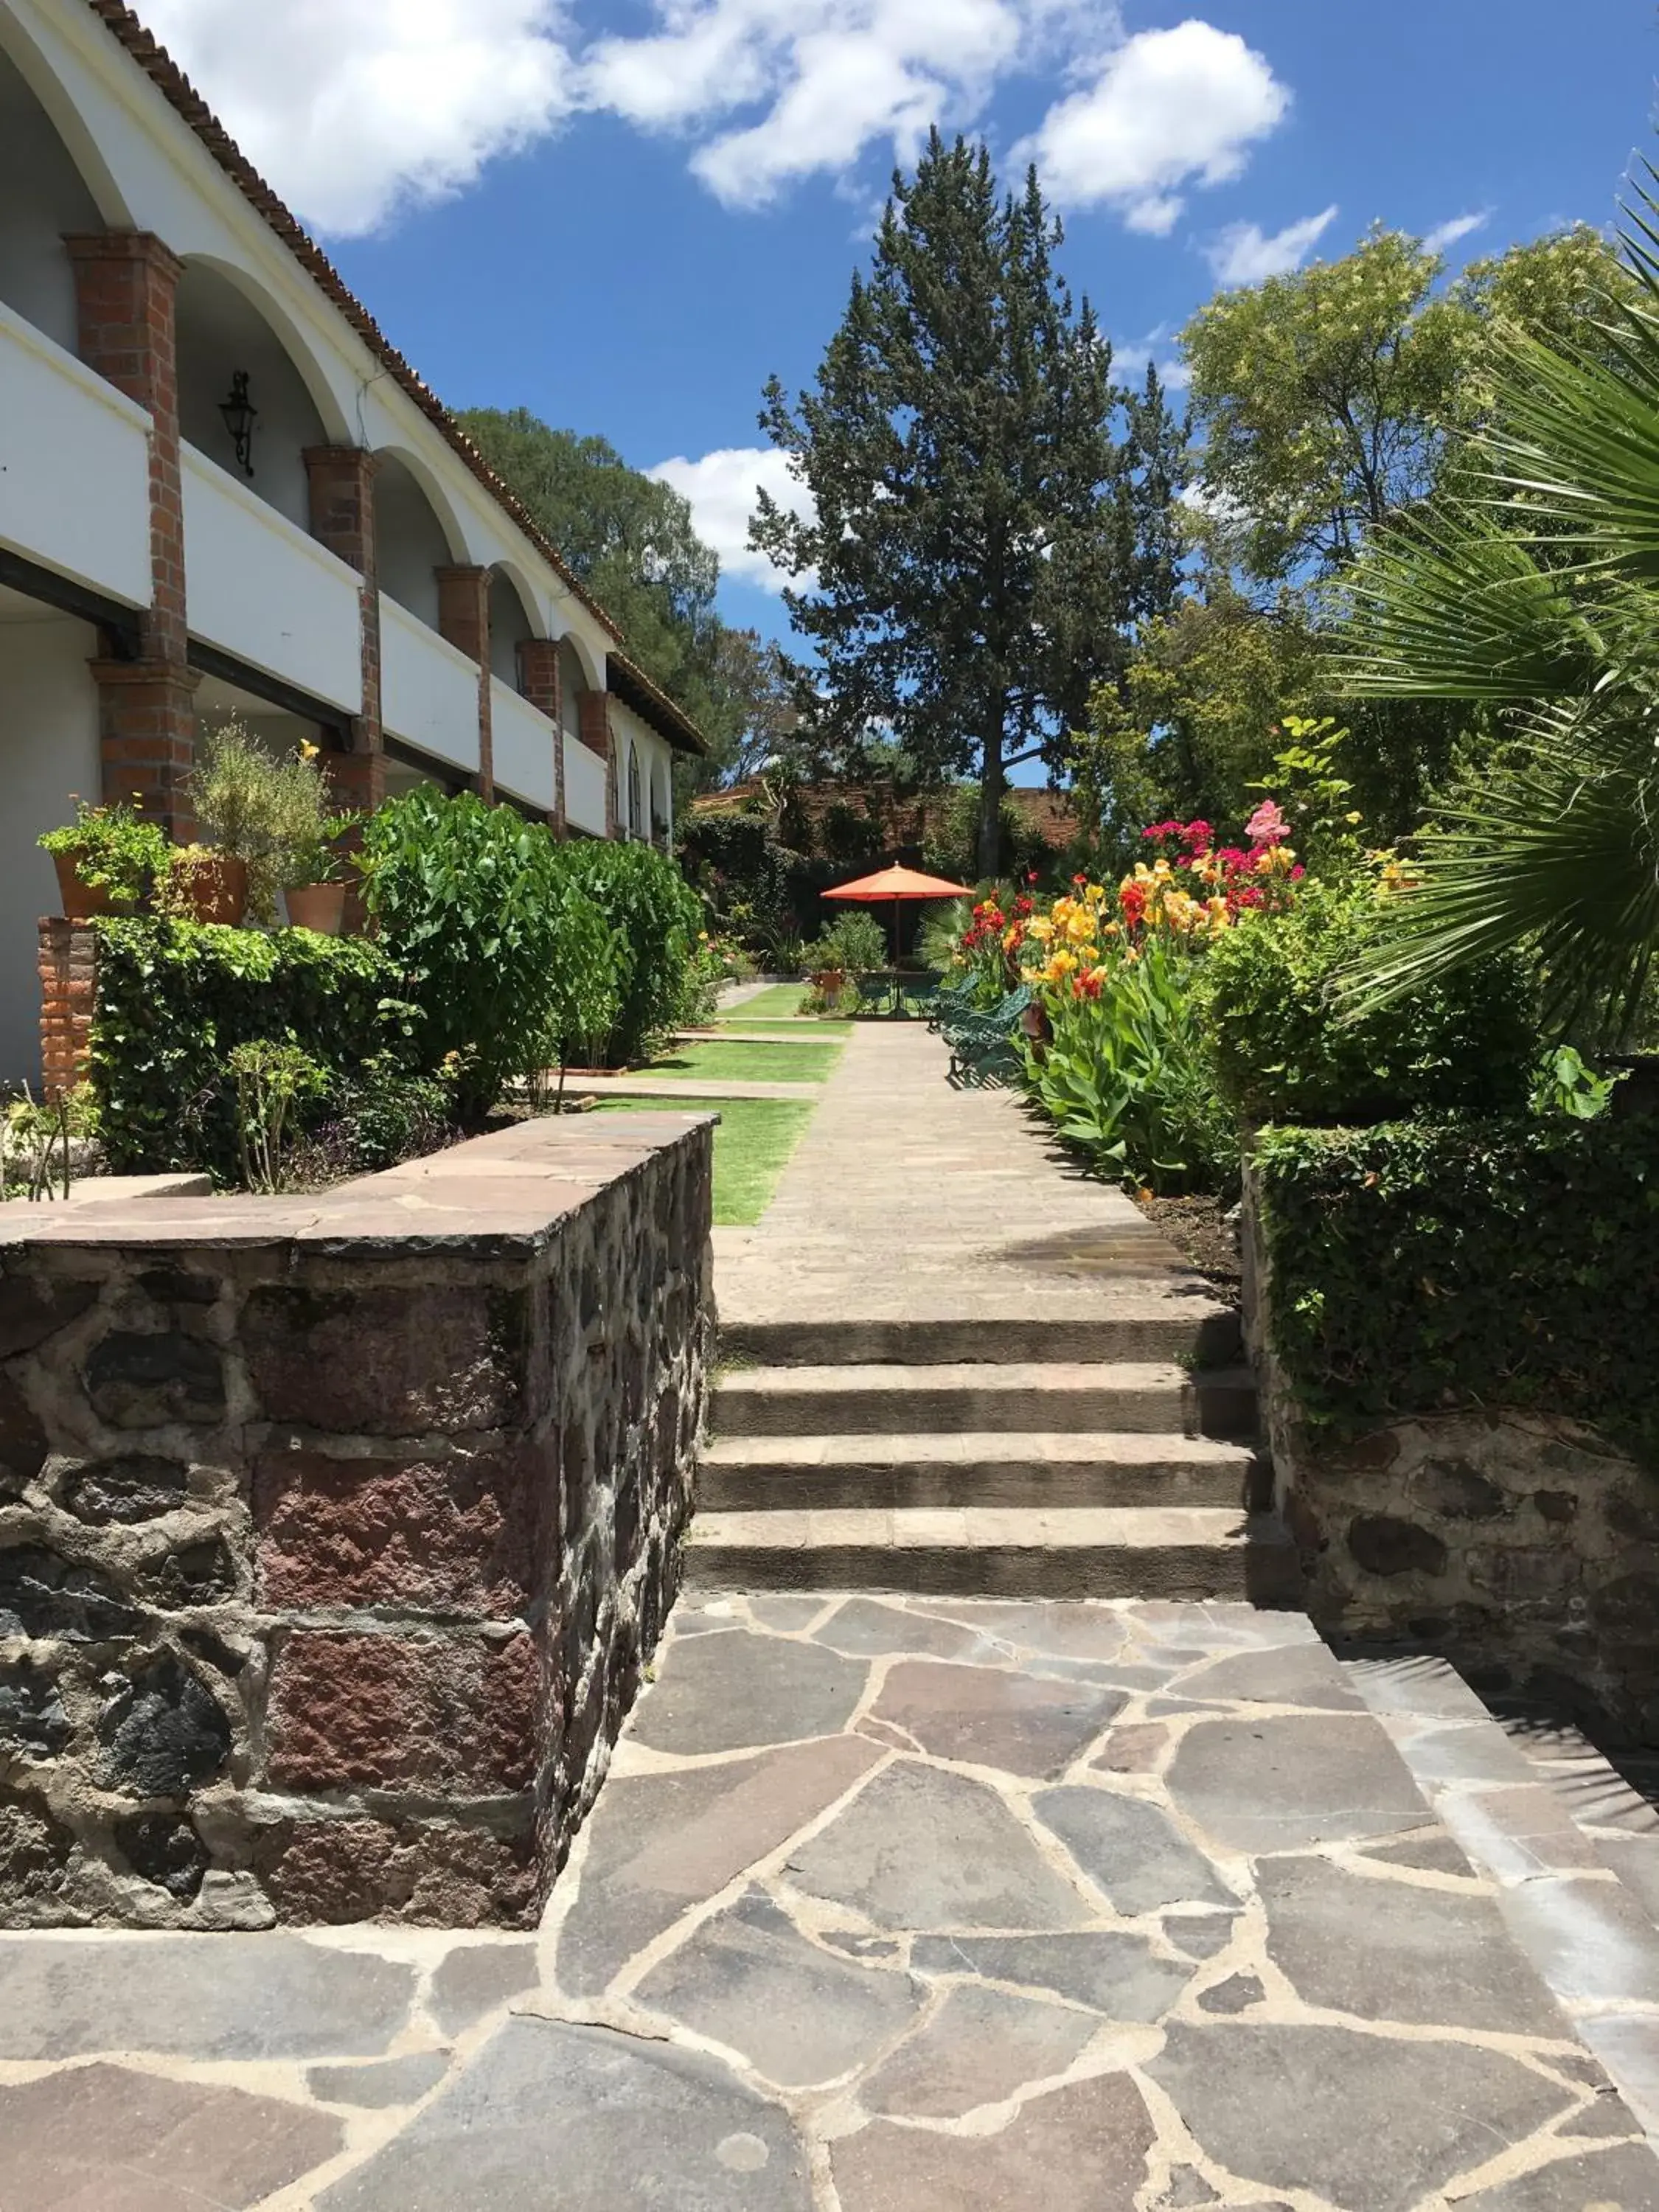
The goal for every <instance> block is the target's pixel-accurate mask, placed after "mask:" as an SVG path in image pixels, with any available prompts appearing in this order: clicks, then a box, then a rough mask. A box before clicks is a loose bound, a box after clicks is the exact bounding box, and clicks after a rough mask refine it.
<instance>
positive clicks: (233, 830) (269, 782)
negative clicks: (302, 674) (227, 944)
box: [175, 720, 287, 926]
mask: <svg viewBox="0 0 1659 2212" xmlns="http://www.w3.org/2000/svg"><path fill="white" fill-rule="evenodd" d="M185 795H186V797H187V799H188V800H189V802H190V806H191V811H192V812H193V813H194V815H195V817H196V820H197V824H198V826H199V827H200V828H201V829H202V830H203V832H204V836H205V838H206V840H207V842H209V843H210V845H212V846H213V847H214V848H215V849H216V851H218V852H219V853H222V854H224V855H225V856H226V857H227V858H228V859H229V860H240V861H241V862H242V863H243V864H244V865H245V866H246V869H247V910H248V914H249V915H250V916H251V918H252V920H253V921H258V922H264V924H266V925H267V926H269V925H270V923H272V922H274V921H276V892H277V890H278V889H279V888H280V885H281V881H282V867H281V861H280V854H281V851H282V831H283V823H284V821H285V819H286V818H287V798H286V794H285V793H284V789H283V768H282V764H281V763H279V762H277V761H276V760H274V759H273V758H272V757H271V756H270V754H269V753H268V752H266V751H265V750H264V749H263V747H261V746H260V745H258V744H256V743H255V741H254V740H253V738H251V737H250V736H249V735H248V733H247V732H246V730H245V729H244V728H243V726H242V725H241V724H240V722H238V721H235V720H230V721H227V722H224V723H222V725H221V726H219V727H218V728H217V729H215V730H209V731H207V732H204V735H203V737H202V738H201V740H200V742H199V744H198V746H197V757H196V764H195V766H194V767H193V768H192V769H191V772H190V774H189V775H188V776H187V777H186V779H185ZM191 849H193V848H191ZM176 865H177V864H176V863H175V866H176Z"/></svg>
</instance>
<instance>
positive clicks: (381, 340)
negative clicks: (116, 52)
mask: <svg viewBox="0 0 1659 2212" xmlns="http://www.w3.org/2000/svg"><path fill="white" fill-rule="evenodd" d="M86 4H87V6H88V8H90V9H91V10H92V12H93V14H94V15H96V16H97V17H98V19H99V21H100V22H101V23H102V24H103V25H104V26H105V27H106V29H107V30H108V31H109V32H110V33H111V34H112V36H113V37H114V38H115V39H117V40H119V42H120V44H121V45H122V46H124V47H125V49H126V51H127V52H128V53H129V54H130V55H131V58H132V59H133V60H134V61H135V62H136V63H137V64H138V66H139V68H140V69H141V70H143V72H144V74H145V76H147V77H148V78H149V81H150V82H151V83H152V84H153V85H155V88H157V90H158V91H159V92H160V93H161V94H162V96H163V97H164V98H165V99H166V100H167V103H168V105H169V106H172V107H173V109H174V111H175V112H177V113H178V114H179V115H180V116H181V117H182V118H184V120H185V123H187V124H188V125H189V126H190V128H191V130H192V131H194V132H195V134H196V136H197V138H199V139H200V140H201V142H202V143H203V145H204V146H205V147H206V148H207V149H208V151H209V153H210V154H211V155H212V156H213V158H214V160H215V161H216V162H217V163H218V164H219V167H221V168H222V170H223V171H224V173H225V174H226V175H227V176H228V178H229V179H230V180H231V182H232V183H233V184H234V185H235V186H236V188H237V190H238V191H240V193H241V195H242V197H243V198H244V199H245V200H246V201H247V203H248V204H249V206H250V207H252V209H253V210H254V211H255V212H256V213H257V214H258V215H259V216H262V217H263V218H264V222H266V223H268V224H269V226H270V228H271V229H272V230H273V231H275V233H276V235H277V237H278V238H279V239H281V240H282V241H283V245H284V246H287V248H288V249H289V252H290V253H292V254H293V256H294V258H295V260H296V261H297V262H299V264H300V265H301V268H303V269H304V270H305V271H306V273H307V276H310V277H311V278H312V280H313V283H315V284H316V285H317V286H318V288H319V289H320V290H321V291H322V292H323V293H325V295H326V296H327V297H328V299H329V300H330V301H331V302H332V303H333V305H334V306H335V307H337V308H338V309H339V311H340V313H342V314H343V316H344V317H345V319H346V320H347V321H348V322H349V324H350V325H351V326H352V328H353V329H354V330H355V331H356V333H357V335H358V337H361V338H362V341H363V343H364V344H365V345H367V346H368V349H369V350H370V351H371V352H372V353H373V354H374V356H376V357H377V359H379V360H380V362H383V363H384V364H385V366H386V368H387V370H388V371H389V372H390V374H392V376H394V377H395V378H396V379H397V380H398V383H399V384H400V385H402V386H403V388H404V391H405V392H407V393H408V394H409V396H410V398H411V399H412V400H413V401H414V402H415V404H416V406H417V407H418V408H419V409H420V410H421V411H422V414H423V415H425V416H427V418H428V421H429V422H431V423H432V424H433V426H434V428H435V429H436V430H437V431H438V432H439V433H440V435H441V436H442V437H443V438H444V439H446V440H447V442H448V443H449V444H450V445H451V446H452V447H453V448H454V450H455V452H456V453H458V454H459V457H460V459H462V460H463V461H464V462H465V464H466V465H467V467H468V468H469V469H471V471H472V473H473V475H474V476H475V477H477V479H478V482H479V483H481V484H483V487H484V489H485V490H486V491H487V492H489V495H490V496H491V498H492V499H494V500H495V503H496V505H497V506H498V507H501V508H502V509H503V510H504V511H505V512H506V513H507V514H509V515H510V516H511V517H512V518H513V521H514V522H515V523H517V525H518V526H519V528H520V530H522V531H523V532H524V533H525V535H526V538H529V539H530V541H531V543H532V544H533V545H534V546H535V548H536V550H537V551H538V553H540V554H541V555H542V556H543V558H544V560H546V561H547V562H548V563H549V564H550V566H551V567H552V568H554V569H555V570H556V573H557V574H559V575H560V576H562V578H563V579H564V580H565V582H566V583H567V584H568V585H569V586H570V588H571V590H572V591H573V592H574V593H575V595H576V597H577V598H578V599H580V601H581V603H582V605H584V606H585V607H586V609H587V611H588V612H589V613H590V614H592V616H594V617H595V618H596V619H597V620H598V621H599V622H600V623H603V624H604V625H605V629H607V630H609V631H610V633H611V636H612V637H614V638H615V639H617V641H618V642H619V643H620V642H621V640H622V635H623V633H622V630H621V629H620V628H619V627H618V625H617V622H616V619H615V617H613V616H611V615H609V614H607V613H606V611H605V609H604V608H603V607H602V606H601V605H599V601H598V600H597V599H595V598H594V597H593V595H592V592H589V591H588V589H587V588H586V586H585V585H584V584H583V583H582V581H581V580H580V577H579V576H577V575H576V574H575V573H574V571H573V570H572V568H570V567H569V565H568V562H566V561H565V559H564V556H562V554H561V553H560V551H559V550H558V548H557V547H556V545H555V544H553V543H552V542H551V540H550V539H549V538H547V537H546V535H545V534H544V532H543V531H542V530H541V528H540V527H539V526H538V524H537V522H536V521H535V520H534V518H533V517H532V514H531V513H530V510H529V509H528V508H527V507H526V506H525V505H524V504H523V502H522V501H520V499H519V497H518V495H517V494H516V493H514V492H513V491H512V490H511V489H509V488H508V487H507V484H506V483H503V482H502V480H501V477H498V476H497V475H496V474H495V471H494V470H493V469H492V468H491V467H490V465H489V462H488V461H486V460H485V459H484V457H483V454H482V453H480V452H479V451H478V449H477V447H476V446H475V445H474V444H473V443H472V441H471V439H470V438H469V437H468V436H467V435H466V434H465V431H464V430H463V429H462V428H461V427H460V425H459V422H456V420H455V418H454V417H453V416H452V415H451V414H450V412H449V410H447V408H446V407H445V405H444V404H443V402H442V401H441V399H440V398H438V396H437V394H436V393H435V392H433V391H432V390H431V389H430V388H429V387H428V386H427V385H426V384H424V383H423V382H422V380H421V378H420V377H419V376H418V375H417V374H416V372H415V370H414V369H413V368H410V364H409V363H408V362H407V361H405V360H404V356H402V354H400V353H399V352H398V349H397V348H396V347H395V346H394V345H393V344H392V341H391V340H390V339H389V338H388V337H386V333H385V332H384V331H382V330H381V329H380V325H379V324H378V323H377V322H376V321H375V320H374V317H373V315H371V314H370V313H369V312H368V308H367V307H364V306H363V304H362V301H360V300H359V299H358V298H357V297H356V295H355V294H354V293H353V292H352V291H351V290H350V289H349V288H348V286H347V284H346V282H345V279H344V278H343V276H341V275H340V273H339V271H338V270H337V269H336V268H335V266H334V264H333V263H332V262H331V261H330V259H329V258H328V256H327V255H326V254H325V252H323V250H322V248H321V247H320V246H319V245H318V244H317V242H316V240H314V239H313V238H312V237H311V236H310V235H309V234H308V233H307V231H306V230H305V229H304V228H302V227H301V224H300V222H298V221H297V219H296V218H295V216H293V215H291V214H290V213H289V210H288V209H287V208H286V207H285V206H284V205H283V203H282V201H281V200H280V199H278V197H276V193H275V192H274V191H272V190H271V188H270V185H268V184H266V182H265V180H264V178H263V177H262V176H261V175H260V174H259V173H258V170H257V169H256V168H255V167H253V164H252V162H251V161H249V160H248V158H247V156H246V155H245V154H244V153H243V152H242V149H241V148H240V146H238V145H237V143H236V142H235V140H234V138H233V137H231V135H230V133H229V132H228V131H227V130H226V129H225V127H224V125H223V124H222V123H221V122H220V120H219V118H218V117H217V116H216V115H215V114H214V112H213V111H212V109H211V108H210V106H208V104H207V102H206V101H205V100H204V99H203V98H202V96H201V94H199V93H198V92H197V90H196V88H195V87H194V86H193V85H192V84H191V82H190V79H189V78H188V77H187V76H185V73H184V71H183V70H181V69H180V68H179V65H178V64H177V63H176V62H175V61H174V60H173V57H172V56H171V55H170V54H169V53H168V52H167V49H166V47H165V46H162V45H161V43H160V41H159V40H157V39H156V38H155V36H154V34H153V33H150V32H149V31H147V30H146V29H145V28H144V27H143V24H142V23H141V22H140V21H139V20H138V18H137V16H136V15H134V14H133V12H132V10H131V9H130V8H126V7H124V6H123V5H122V4H121V0H86Z"/></svg>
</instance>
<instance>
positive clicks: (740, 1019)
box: [714, 983, 806, 1029]
mask: <svg viewBox="0 0 1659 2212" xmlns="http://www.w3.org/2000/svg"><path fill="white" fill-rule="evenodd" d="M805 996H806V986H805V983H769V984H768V985H767V987H766V988H765V989H764V990H763V991H757V992H756V994H755V995H754V997H753V998H752V999H744V1000H742V1001H741V1002H740V1003H739V1004H738V1005H737V1006H722V1007H721V1008H720V1012H719V1013H718V1014H716V1015H715V1017H714V1018H715V1020H716V1021H717V1022H730V1023H732V1025H733V1026H734V1027H735V1028H738V1029H743V1028H744V1027H745V1026H746V1025H747V1024H749V1023H750V1022H751V1021H757V1020H758V1021H769V1022H777V1021H784V1020H787V1018H789V1016H791V1015H792V1014H799V1012H800V1002H801V1000H803V999H804V998H805Z"/></svg>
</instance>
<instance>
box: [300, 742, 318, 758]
mask: <svg viewBox="0 0 1659 2212" xmlns="http://www.w3.org/2000/svg"><path fill="white" fill-rule="evenodd" d="M321 750H323V749H322V747H321V746H320V745H313V744H312V742H311V740H310V738H301V740H300V758H301V760H307V761H314V760H315V759H316V757H317V756H318V754H319V752H321Z"/></svg>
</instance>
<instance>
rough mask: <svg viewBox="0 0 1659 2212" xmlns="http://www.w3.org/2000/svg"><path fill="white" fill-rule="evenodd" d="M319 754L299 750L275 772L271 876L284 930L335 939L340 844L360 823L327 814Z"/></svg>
mask: <svg viewBox="0 0 1659 2212" xmlns="http://www.w3.org/2000/svg"><path fill="white" fill-rule="evenodd" d="M318 751H319V748H318V747H317V746H316V745H307V744H302V745H301V746H300V747H299V748H298V750H296V751H295V752H293V753H291V754H290V755H289V757H288V759H287V760H285V761H283V762H282V763H280V764H279V766H278V769H277V787H276V814H275V818H274V822H273V832H274V842H275V846H276V871H277V875H278V878H279V880H280V882H281V884H282V890H283V900H284V902H285V903H286V905H287V908H288V918H289V926H290V927H292V928H295V929H314V930H315V931H317V932H318V933H319V935H320V936H323V937H337V936H338V935H339V933H340V930H341V927H342V925H343V921H344V919H345V901H346V886H345V883H344V881H343V873H342V855H341V851H340V842H341V840H342V839H343V837H345V836H347V834H348V833H349V831H351V830H353V829H356V827H357V826H358V824H359V823H360V822H361V821H362V816H361V815H357V814H331V813H330V812H329V811H328V798H329V792H328V785H327V782H326V781H325V778H324V776H323V773H322V770H321V769H319V767H318V766H317V756H318Z"/></svg>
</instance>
